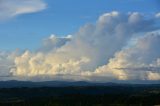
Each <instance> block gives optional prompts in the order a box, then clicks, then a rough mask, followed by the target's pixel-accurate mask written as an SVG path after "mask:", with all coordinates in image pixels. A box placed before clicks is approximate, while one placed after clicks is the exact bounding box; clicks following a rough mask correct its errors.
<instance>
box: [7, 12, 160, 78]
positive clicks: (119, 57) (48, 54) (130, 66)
mask: <svg viewBox="0 0 160 106" xmlns="http://www.w3.org/2000/svg"><path fill="white" fill-rule="evenodd" d="M157 22H159V18H157V17H155V16H153V17H146V16H145V15H142V14H140V13H138V12H133V13H127V14H123V13H119V12H116V11H113V12H110V13H105V14H103V15H101V16H100V17H99V19H98V20H97V22H96V23H95V24H86V25H84V26H82V27H81V28H80V29H79V31H78V32H77V33H75V34H73V36H70V35H69V36H66V37H56V36H55V35H51V36H50V37H49V38H46V39H44V41H43V45H42V46H41V47H40V48H39V49H38V50H37V51H35V52H33V51H32V52H31V51H29V50H27V51H25V52H24V53H22V54H21V55H20V54H17V56H14V59H11V60H14V61H12V64H14V68H11V69H10V70H9V73H10V74H11V75H13V76H15V77H16V78H18V77H21V78H28V79H33V78H40V79H43V80H47V79H70V80H90V81H95V80H99V81H113V80H117V81H118V80H127V81H128V80H160V70H159V69H160V68H159V67H160V49H159V45H160V31H159V28H160V26H159V24H157ZM42 76H43V77H42ZM44 76H46V77H44Z"/></svg>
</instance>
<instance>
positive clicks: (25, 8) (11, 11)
mask: <svg viewBox="0 0 160 106" xmlns="http://www.w3.org/2000/svg"><path fill="white" fill-rule="evenodd" d="M46 7H47V5H46V4H45V3H44V2H43V0H0V10H1V12H0V20H6V19H10V18H13V17H16V16H18V15H21V14H27V13H34V12H38V11H41V10H44V9H45V8H46Z"/></svg>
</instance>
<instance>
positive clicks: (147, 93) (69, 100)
mask: <svg viewBox="0 0 160 106" xmlns="http://www.w3.org/2000/svg"><path fill="white" fill-rule="evenodd" d="M153 105H160V85H154V86H153V85H150V86H148V85H143V86H142V85H123V86H120V85H117V86H90V87H89V86H88V87H87V86H86V87H85V86H84V87H80V86H79V87H38V88H26V87H23V88H0V106H153Z"/></svg>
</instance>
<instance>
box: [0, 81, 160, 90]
mask: <svg viewBox="0 0 160 106" xmlns="http://www.w3.org/2000/svg"><path fill="white" fill-rule="evenodd" d="M128 85H132V86H144V85H145V86H154V85H156V86H157V85H159V86H160V84H124V83H112V82H108V83H96V82H85V81H75V82H71V81H44V82H31V81H16V80H10V81H0V88H14V87H68V86H128Z"/></svg>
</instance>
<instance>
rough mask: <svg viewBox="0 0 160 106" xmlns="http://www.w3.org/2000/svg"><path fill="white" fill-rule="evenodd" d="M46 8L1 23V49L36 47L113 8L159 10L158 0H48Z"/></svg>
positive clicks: (75, 30)
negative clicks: (43, 40) (43, 41)
mask: <svg viewBox="0 0 160 106" xmlns="http://www.w3.org/2000/svg"><path fill="white" fill-rule="evenodd" d="M44 2H45V3H46V4H47V7H46V9H44V10H42V11H39V12H35V13H29V14H21V15H18V16H16V17H14V18H11V19H8V20H5V21H1V22H0V50H14V49H16V48H20V49H35V48H37V47H38V45H39V44H40V42H41V41H42V39H44V38H46V37H47V36H49V35H51V34H56V35H59V36H65V35H68V34H73V33H75V32H77V30H78V29H79V27H81V26H83V25H84V24H85V23H95V21H96V20H97V18H98V17H99V16H100V15H101V14H103V13H106V12H110V11H113V10H116V11H119V12H130V11H138V12H142V13H147V14H152V13H155V12H159V10H160V7H158V6H159V5H160V3H159V1H158V0H45V1H44Z"/></svg>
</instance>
